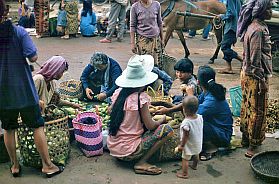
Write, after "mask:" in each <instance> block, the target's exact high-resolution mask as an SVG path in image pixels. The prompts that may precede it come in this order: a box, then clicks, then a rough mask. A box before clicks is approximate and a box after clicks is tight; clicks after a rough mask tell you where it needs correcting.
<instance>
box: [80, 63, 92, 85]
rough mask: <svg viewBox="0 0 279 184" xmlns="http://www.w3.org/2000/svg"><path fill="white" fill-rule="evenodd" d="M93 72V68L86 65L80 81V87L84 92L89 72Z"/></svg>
mask: <svg viewBox="0 0 279 184" xmlns="http://www.w3.org/2000/svg"><path fill="white" fill-rule="evenodd" d="M93 70H94V68H93V66H92V65H90V64H88V65H87V66H86V67H85V69H84V70H83V72H82V74H81V77H80V81H81V82H82V86H83V88H84V90H85V89H86V88H88V86H89V84H88V77H89V75H90V74H91V72H93Z"/></svg>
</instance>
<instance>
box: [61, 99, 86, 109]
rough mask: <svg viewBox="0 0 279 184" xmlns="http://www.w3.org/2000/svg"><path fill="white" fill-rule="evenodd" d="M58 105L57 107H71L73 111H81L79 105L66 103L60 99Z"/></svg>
mask: <svg viewBox="0 0 279 184" xmlns="http://www.w3.org/2000/svg"><path fill="white" fill-rule="evenodd" d="M58 105H59V106H69V107H73V108H75V109H81V106H80V105H79V104H75V103H71V102H68V101H66V100H62V99H60V101H59V104H58Z"/></svg>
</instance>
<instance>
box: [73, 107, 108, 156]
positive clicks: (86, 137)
mask: <svg viewBox="0 0 279 184" xmlns="http://www.w3.org/2000/svg"><path fill="white" fill-rule="evenodd" d="M83 118H92V120H94V121H95V123H92V124H84V123H82V121H81V120H82V119H83ZM73 127H74V132H75V138H76V141H77V145H78V147H79V148H80V149H81V151H82V152H83V153H84V155H85V156H86V157H91V156H96V155H102V154H103V135H102V121H101V118H100V117H99V116H98V115H96V114H95V113H93V112H84V113H81V114H78V115H77V117H76V118H74V119H73Z"/></svg>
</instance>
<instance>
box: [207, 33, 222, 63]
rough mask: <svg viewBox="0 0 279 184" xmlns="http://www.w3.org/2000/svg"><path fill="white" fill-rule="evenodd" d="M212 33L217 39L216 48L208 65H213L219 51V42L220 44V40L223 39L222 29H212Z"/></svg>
mask: <svg viewBox="0 0 279 184" xmlns="http://www.w3.org/2000/svg"><path fill="white" fill-rule="evenodd" d="M214 32H215V36H216V39H217V47H216V49H215V52H214V55H213V56H212V57H211V58H210V60H209V61H208V63H209V64H213V63H214V60H215V59H217V58H218V54H219V51H220V48H221V42H222V38H223V28H220V29H214Z"/></svg>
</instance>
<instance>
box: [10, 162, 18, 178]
mask: <svg viewBox="0 0 279 184" xmlns="http://www.w3.org/2000/svg"><path fill="white" fill-rule="evenodd" d="M10 172H11V174H12V175H13V177H14V178H17V177H19V176H21V165H19V168H18V172H15V173H12V166H11V168H10Z"/></svg>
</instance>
